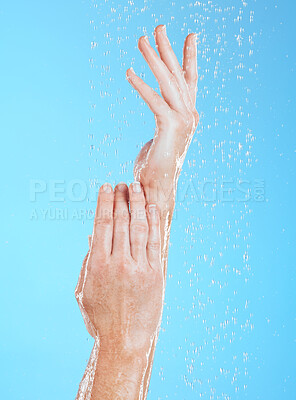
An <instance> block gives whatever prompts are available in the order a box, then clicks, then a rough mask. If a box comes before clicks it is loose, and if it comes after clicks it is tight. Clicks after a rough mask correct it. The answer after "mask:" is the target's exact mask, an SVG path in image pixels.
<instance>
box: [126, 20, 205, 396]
mask: <svg viewBox="0 0 296 400" xmlns="http://www.w3.org/2000/svg"><path fill="white" fill-rule="evenodd" d="M163 28H164V26H163V25H159V26H157V27H156V28H155V32H154V37H155V42H156V47H157V49H158V52H159V56H158V55H157V53H156V52H155V50H154V49H153V48H152V47H151V45H150V44H149V42H147V41H146V39H145V37H141V38H140V39H139V43H138V47H139V50H140V51H141V53H142V55H143V57H144V59H145V60H146V62H147V63H148V65H149V67H150V68H151V71H152V72H153V74H154V76H155V77H156V79H157V81H158V83H159V87H160V91H161V94H162V97H161V96H159V95H158V93H157V92H155V91H154V90H153V89H152V88H150V87H149V86H148V85H147V84H146V83H145V82H144V81H143V80H142V79H141V78H140V77H138V76H137V75H136V74H135V73H134V72H133V71H132V70H131V69H128V70H127V79H128V80H129V82H130V83H131V84H132V86H133V87H134V88H135V89H136V90H137V91H138V93H139V94H140V96H141V97H142V98H143V100H144V101H145V102H146V103H147V105H148V107H149V108H150V110H151V111H152V112H153V113H154V117H155V122H156V130H155V134H154V138H153V139H152V140H150V141H149V142H148V143H146V145H145V146H144V147H143V148H142V150H141V151H140V153H139V155H138V157H137V159H136V162H135V167H134V176H135V180H138V181H140V182H141V183H142V185H143V187H144V191H145V196H146V199H147V201H153V202H155V203H156V204H157V205H158V207H159V210H160V214H161V249H162V265H163V273H164V280H165V281H166V273H167V257H168V244H169V235H170V227H171V222H172V216H173V212H174V207H175V198H176V190H177V183H178V178H179V175H180V172H181V168H182V165H183V162H184V159H185V156H186V153H187V150H188V147H189V145H190V143H191V140H192V137H193V134H194V132H195V130H196V127H197V124H198V121H199V115H198V112H197V111H196V109H195V103H196V92H197V79H198V74H197V49H196V43H195V38H194V34H190V35H188V36H187V37H186V39H185V43H184V49H183V65H182V67H181V66H180V65H179V63H178V60H177V57H176V55H175V54H174V52H173V50H172V48H171V45H170V43H169V40H168V37H167V35H166V33H165V30H164V29H163ZM155 346H156V340H155V341H154V343H153V345H152V348H151V351H150V354H149V366H148V368H147V373H146V375H145V383H144V386H145V389H144V390H145V393H146V394H147V392H148V386H149V381H150V375H151V369H152V362H153V357H154V351H155Z"/></svg>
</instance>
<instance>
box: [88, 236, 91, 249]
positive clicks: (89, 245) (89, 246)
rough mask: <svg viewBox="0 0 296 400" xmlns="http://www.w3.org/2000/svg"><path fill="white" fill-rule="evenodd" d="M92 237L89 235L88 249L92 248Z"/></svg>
mask: <svg viewBox="0 0 296 400" xmlns="http://www.w3.org/2000/svg"><path fill="white" fill-rule="evenodd" d="M91 241H92V235H88V248H89V249H90V248H91Z"/></svg>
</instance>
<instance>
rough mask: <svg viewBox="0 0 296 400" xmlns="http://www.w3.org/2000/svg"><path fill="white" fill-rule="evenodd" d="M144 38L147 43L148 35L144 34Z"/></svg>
mask: <svg viewBox="0 0 296 400" xmlns="http://www.w3.org/2000/svg"><path fill="white" fill-rule="evenodd" d="M144 40H145V41H146V42H147V43H149V39H148V36H147V35H145V36H144Z"/></svg>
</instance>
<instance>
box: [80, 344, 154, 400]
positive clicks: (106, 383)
mask: <svg viewBox="0 0 296 400" xmlns="http://www.w3.org/2000/svg"><path fill="white" fill-rule="evenodd" d="M147 354H148V351H147V353H146V352H141V353H139V354H132V355H127V354H114V352H111V351H110V349H108V348H107V349H104V348H100V347H99V345H98V342H97V341H96V342H95V344H94V347H93V350H92V353H91V356H90V359H89V363H88V365H87V368H86V371H85V374H84V376H83V378H82V381H81V383H80V386H79V390H78V394H77V396H76V400H102V399H104V400H142V399H143V395H142V391H143V381H144V376H145V373H146V369H147V365H148V361H147Z"/></svg>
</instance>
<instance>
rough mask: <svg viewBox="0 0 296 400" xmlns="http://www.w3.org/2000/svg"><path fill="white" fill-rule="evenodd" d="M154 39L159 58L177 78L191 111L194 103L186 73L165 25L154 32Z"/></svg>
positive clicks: (159, 26)
mask: <svg viewBox="0 0 296 400" xmlns="http://www.w3.org/2000/svg"><path fill="white" fill-rule="evenodd" d="M154 38H155V43H156V47H157V50H158V52H159V56H160V58H161V59H162V61H163V62H164V63H165V64H166V66H167V68H168V70H169V71H170V72H171V73H172V74H173V75H174V76H175V78H176V81H177V84H178V86H179V88H180V89H181V92H182V95H183V99H184V102H185V104H186V106H187V107H188V109H189V110H192V102H191V97H190V93H189V89H188V86H187V83H186V81H185V78H184V71H183V69H182V68H181V66H180V64H179V61H178V59H177V57H176V54H175V53H174V51H173V49H172V47H171V44H170V41H169V39H168V37H167V34H166V27H165V25H158V26H157V27H156V28H155V31H154Z"/></svg>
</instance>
